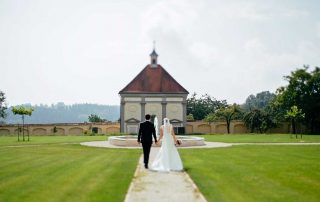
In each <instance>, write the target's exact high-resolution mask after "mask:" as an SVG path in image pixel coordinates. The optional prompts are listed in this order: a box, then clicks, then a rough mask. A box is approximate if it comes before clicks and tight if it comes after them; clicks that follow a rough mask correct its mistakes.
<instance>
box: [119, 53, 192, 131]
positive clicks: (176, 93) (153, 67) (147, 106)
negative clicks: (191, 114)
mask: <svg viewBox="0 0 320 202" xmlns="http://www.w3.org/2000/svg"><path fill="white" fill-rule="evenodd" d="M150 58H151V62H150V64H148V65H147V66H146V67H145V68H144V69H143V70H142V71H141V72H140V73H139V74H138V75H137V76H136V77H135V78H134V79H133V80H132V81H131V82H130V83H129V84H128V85H127V86H126V87H124V88H123V89H122V90H121V91H120V92H119V95H120V97H121V106H120V131H121V132H124V133H138V128H139V123H140V122H143V121H144V120H145V115H146V114H150V115H151V116H152V117H154V116H156V117H157V119H158V122H159V126H160V125H162V124H163V123H162V122H163V118H166V117H167V118H169V119H170V122H171V124H172V125H173V126H174V128H175V130H176V132H179V131H180V132H181V131H182V132H184V128H185V126H186V113H187V111H186V104H187V96H188V94H189V92H188V91H187V90H186V89H185V88H184V87H182V86H181V85H180V84H179V83H178V82H177V81H176V80H175V79H174V78H173V77H172V76H171V75H170V74H169V73H168V72H167V71H166V70H165V69H164V68H163V67H162V66H161V65H160V64H158V54H157V53H156V51H155V49H154V50H153V51H152V53H151V54H150Z"/></svg>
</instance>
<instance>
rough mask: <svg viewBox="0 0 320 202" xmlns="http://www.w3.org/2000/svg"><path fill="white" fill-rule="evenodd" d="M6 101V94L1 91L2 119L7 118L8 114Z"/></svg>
mask: <svg viewBox="0 0 320 202" xmlns="http://www.w3.org/2000/svg"><path fill="white" fill-rule="evenodd" d="M5 101H6V97H5V94H4V92H2V91H1V90H0V118H6V116H7V113H6V109H7V106H6V104H5Z"/></svg>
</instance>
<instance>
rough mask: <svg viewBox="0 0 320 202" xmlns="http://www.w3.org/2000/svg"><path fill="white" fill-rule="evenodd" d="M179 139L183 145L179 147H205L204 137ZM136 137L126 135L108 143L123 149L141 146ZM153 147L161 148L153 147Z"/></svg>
mask: <svg viewBox="0 0 320 202" xmlns="http://www.w3.org/2000/svg"><path fill="white" fill-rule="evenodd" d="M177 138H178V139H179V140H180V141H181V145H177V147H191V146H204V145H205V143H204V138H202V137H194V136H182V135H177ZM137 139H138V138H137V136H136V135H125V136H111V137H109V139H108V141H109V143H110V144H112V145H115V146H122V147H138V146H139V144H138V142H137ZM153 146H156V147H157V146H160V144H158V145H153Z"/></svg>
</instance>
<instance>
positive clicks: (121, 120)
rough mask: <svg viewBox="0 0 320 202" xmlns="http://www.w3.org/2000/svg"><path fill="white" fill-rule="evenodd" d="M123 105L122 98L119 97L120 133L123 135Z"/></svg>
mask: <svg viewBox="0 0 320 202" xmlns="http://www.w3.org/2000/svg"><path fill="white" fill-rule="evenodd" d="M124 105H125V101H124V98H123V97H121V103H120V132H122V133H124V132H125V131H124V121H125V120H124Z"/></svg>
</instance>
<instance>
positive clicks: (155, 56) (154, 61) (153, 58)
mask: <svg viewBox="0 0 320 202" xmlns="http://www.w3.org/2000/svg"><path fill="white" fill-rule="evenodd" d="M150 57H151V67H158V61H157V60H158V54H157V53H156V41H155V40H154V41H153V51H152V53H151V54H150Z"/></svg>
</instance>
